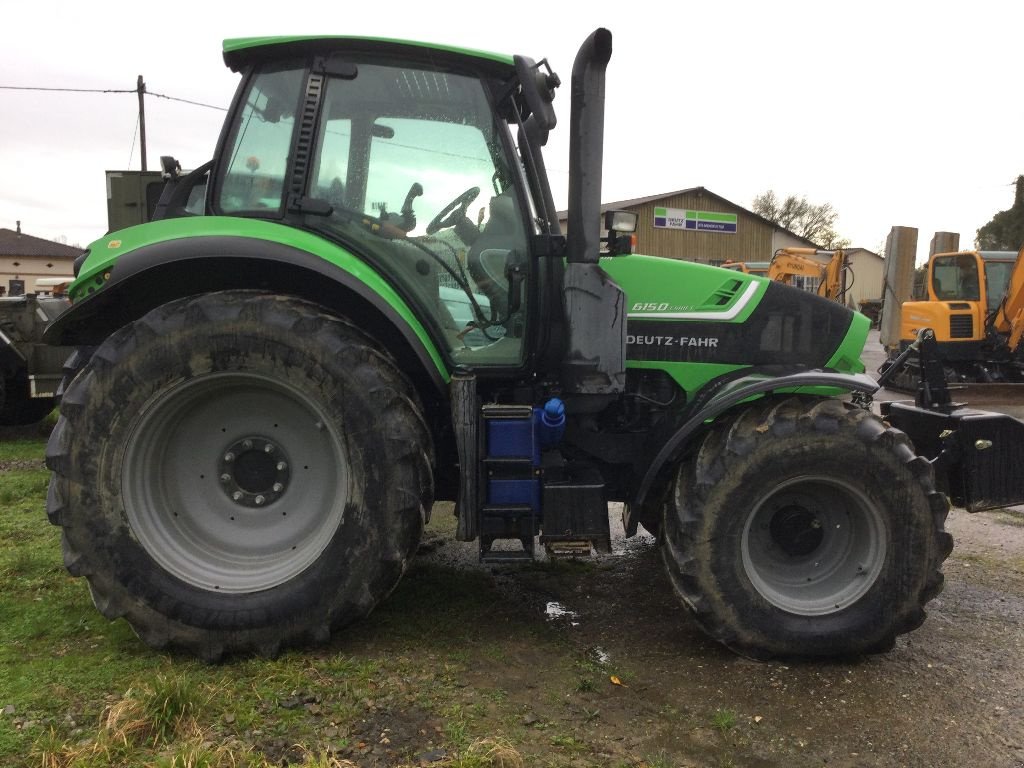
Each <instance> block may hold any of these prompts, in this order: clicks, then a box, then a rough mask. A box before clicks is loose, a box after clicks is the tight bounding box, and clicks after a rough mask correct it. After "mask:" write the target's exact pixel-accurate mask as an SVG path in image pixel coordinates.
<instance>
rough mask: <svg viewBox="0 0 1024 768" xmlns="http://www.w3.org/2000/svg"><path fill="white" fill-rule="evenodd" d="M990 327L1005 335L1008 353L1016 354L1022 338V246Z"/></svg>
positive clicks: (1023, 291) (1023, 262)
mask: <svg viewBox="0 0 1024 768" xmlns="http://www.w3.org/2000/svg"><path fill="white" fill-rule="evenodd" d="M992 327H993V328H994V329H995V330H996V331H997V332H999V333H1005V334H1007V346H1008V347H1009V348H1010V352H1012V353H1016V352H1017V351H1018V350H1019V349H1020V344H1021V338H1022V337H1024V246H1022V247H1021V249H1020V251H1019V252H1018V254H1017V261H1016V263H1015V264H1014V265H1013V272H1012V273H1011V274H1010V282H1009V285H1007V286H1006V296H1005V297H1004V298H1003V300H1002V302H1001V303H1000V304H999V309H998V310H997V311H996V316H995V320H994V321H993V323H992Z"/></svg>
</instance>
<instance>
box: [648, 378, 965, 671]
mask: <svg viewBox="0 0 1024 768" xmlns="http://www.w3.org/2000/svg"><path fill="white" fill-rule="evenodd" d="M948 509H949V505H948V502H947V501H946V498H945V497H944V496H943V495H942V494H940V493H938V492H936V491H935V488H934V482H933V475H932V469H931V465H930V464H928V462H927V461H925V460H924V459H921V458H919V457H917V456H915V454H914V451H913V449H912V448H911V446H910V443H909V441H908V439H907V437H906V435H904V434H903V433H902V432H899V431H897V430H894V429H891V428H887V427H886V426H885V425H884V424H883V423H882V422H880V421H879V420H878V419H877V418H876V417H874V416H873V415H871V414H870V413H868V412H866V411H864V410H863V409H860V408H854V407H851V406H849V405H846V404H844V403H842V402H840V401H838V400H831V399H829V400H821V399H818V400H808V399H801V398H796V397H793V398H789V399H785V400H781V401H779V400H774V401H772V400H769V401H764V402H761V403H757V404H754V405H753V406H751V407H749V408H747V409H746V410H744V411H742V412H741V413H740V414H739V415H737V416H735V417H733V418H732V419H731V420H727V421H726V422H725V423H723V424H718V425H715V427H714V428H712V430H711V431H710V433H709V434H708V435H707V436H706V438H705V439H704V441H703V443H702V444H701V446H700V449H699V450H698V452H697V453H696V455H695V456H694V457H693V458H692V460H691V461H689V462H687V463H685V464H684V465H682V466H681V468H680V470H679V474H678V477H677V480H676V485H675V489H674V493H673V494H672V498H671V500H670V502H669V504H668V505H667V509H666V513H665V522H664V527H663V533H664V535H663V537H662V541H663V554H664V559H665V564H666V567H667V570H668V574H669V577H670V579H671V581H672V584H673V585H674V587H675V589H676V591H677V592H678V593H679V595H680V596H681V597H682V599H683V601H684V602H685V603H686V605H687V606H688V607H689V608H690V610H691V612H692V613H693V615H694V616H695V618H696V620H697V621H698V623H699V624H700V625H701V626H702V627H703V628H704V630H705V631H707V632H708V633H709V634H710V635H711V636H712V637H714V638H715V639H716V640H718V641H719V642H721V643H723V644H725V645H726V646H728V647H730V648H732V649H733V650H735V651H737V652H739V653H741V654H744V655H748V656H752V657H755V658H770V657H774V656H845V655H856V654H862V653H873V652H880V651H885V650H888V649H890V648H891V647H892V646H893V644H894V642H895V638H896V636H897V635H899V634H901V633H904V632H908V631H910V630H912V629H915V628H916V627H918V626H919V625H920V624H921V622H922V621H923V620H924V616H925V613H924V605H925V603H926V602H927V601H928V600H930V599H932V598H933V597H935V595H937V594H938V593H939V591H941V588H942V574H941V572H940V570H939V568H940V566H941V564H942V561H943V560H945V558H946V556H947V555H948V554H949V552H950V550H951V549H952V538H951V537H950V535H949V534H948V533H946V532H945V531H944V530H943V526H944V522H945V518H946V514H947V512H948Z"/></svg>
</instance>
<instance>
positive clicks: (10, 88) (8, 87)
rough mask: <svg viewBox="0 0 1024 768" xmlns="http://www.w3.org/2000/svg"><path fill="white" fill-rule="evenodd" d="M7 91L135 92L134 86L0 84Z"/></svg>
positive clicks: (0, 87)
mask: <svg viewBox="0 0 1024 768" xmlns="http://www.w3.org/2000/svg"><path fill="white" fill-rule="evenodd" d="M0 89H2V90H5V91H62V92H70V93H135V89H134V88H130V89H123V88H42V87H39V86H34V85H0Z"/></svg>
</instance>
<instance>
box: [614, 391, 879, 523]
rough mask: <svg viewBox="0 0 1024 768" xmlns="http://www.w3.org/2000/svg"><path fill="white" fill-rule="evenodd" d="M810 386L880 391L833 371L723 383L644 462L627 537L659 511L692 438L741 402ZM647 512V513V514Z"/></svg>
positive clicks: (628, 514)
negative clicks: (662, 492) (670, 475)
mask: <svg viewBox="0 0 1024 768" xmlns="http://www.w3.org/2000/svg"><path fill="white" fill-rule="evenodd" d="M809 387H833V388H838V389H841V390H845V391H847V392H863V393H867V394H872V393H874V392H875V391H877V390H878V384H877V383H875V380H874V379H872V378H871V377H870V376H867V375H865V374H846V373H833V372H830V371H800V372H798V373H792V374H787V375H782V376H767V375H749V376H744V377H742V378H739V379H733V380H732V381H728V382H726V383H724V384H722V385H721V386H720V387H718V389H717V390H716V391H715V392H714V394H712V395H710V396H709V397H708V398H707V399H706V400H704V401H702V402H701V401H698V403H699V404H697V405H696V407H695V408H694V410H693V411H692V412H688V413H686V415H685V417H684V418H685V420H684V421H683V423H682V426H680V427H679V428H678V429H676V430H675V431H674V432H673V433H672V434H671V436H670V437H669V438H668V439H667V440H666V441H665V442H664V443H662V445H661V448H660V449H659V450H658V452H657V454H655V455H654V457H653V458H651V459H650V461H649V462H645V466H646V471H645V473H644V475H643V479H642V480H641V482H640V485H639V486H638V489H637V492H636V495H635V497H634V498H633V501H632V502H631V503H630V505H629V507H627V510H626V513H625V515H624V517H623V522H624V523H625V526H626V535H627V536H632V535H633V534H634V533H636V528H637V523H638V522H639V521H640V518H641V517H648V518H649V517H650V515H651V514H656V510H651V509H648V507H649V506H650V505H651V504H652V503H656V502H657V498H656V497H658V496H659V493H658V490H657V489H658V488H663V487H664V486H663V484H660V483H659V480H662V481H663V480H664V478H665V472H666V470H669V469H670V468H672V467H674V466H675V465H676V464H677V462H678V461H679V459H680V458H681V457H682V456H683V454H684V453H685V452H686V450H687V448H688V447H689V445H690V439H691V438H692V437H693V436H694V435H695V434H697V433H698V432H699V430H701V429H702V428H703V426H704V425H705V424H706V423H707V422H708V421H712V420H714V419H716V418H718V417H719V416H721V415H722V414H723V413H725V412H726V411H728V410H730V409H731V408H734V407H735V406H737V405H739V404H740V403H742V402H744V401H746V400H750V399H752V398H755V397H761V396H764V395H768V394H772V393H776V392H794V391H799V390H801V389H806V388H809ZM630 508H631V509H633V510H639V511H640V515H639V516H638V515H635V514H631V512H630ZM645 511H646V514H644V512H645Z"/></svg>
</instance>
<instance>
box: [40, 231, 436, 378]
mask: <svg viewBox="0 0 1024 768" xmlns="http://www.w3.org/2000/svg"><path fill="white" fill-rule="evenodd" d="M346 255H347V254H346ZM348 258H349V259H350V260H351V262H352V269H351V271H349V270H346V269H345V268H344V267H342V266H339V265H338V264H335V263H332V262H330V261H327V260H326V259H324V258H322V257H321V256H318V255H316V254H314V253H311V252H309V251H306V250H303V249H301V248H297V247H294V246H291V245H287V244H284V243H279V242H274V241H269V240H264V239H258V238H251V237H240V236H230V235H211V236H198V237H188V238H178V239H171V240H163V241H160V242H155V243H150V244H147V245H142V246H141V247H138V248H136V249H134V250H132V251H130V252H128V253H125V254H123V255H122V256H121V257H120V258H119V259H118V260H117V262H116V263H115V264H114V265H113V266H111V267H110V268H109V269H107V270H105V271H104V272H103V274H101V275H100V274H98V275H97V279H96V280H95V283H96V285H95V290H94V291H93V292H92V293H89V294H88V295H86V296H85V298H83V299H81V300H79V301H76V302H75V303H74V304H73V305H72V306H71V307H70V309H68V310H67V311H66V312H64V313H63V314H61V315H60V316H59V317H58V318H57V319H56V320H54V321H53V322H52V323H50V325H49V326H48V327H47V329H46V333H45V336H44V339H45V341H46V342H47V343H48V344H64V345H76V346H94V345H97V344H99V343H100V342H102V340H103V339H105V338H106V337H107V336H109V335H110V334H111V333H112V332H113V331H115V330H117V329H118V328H120V327H122V326H123V325H125V324H126V323H129V322H132V321H133V320H136V319H138V318H140V317H142V316H143V315H144V314H146V313H147V312H148V311H150V310H151V309H154V308H156V307H158V306H160V305H161V304H164V303H166V302H168V301H172V300H174V299H177V298H181V297H183V296H189V295H195V294H199V293H208V292H212V291H221V290H238V289H254V290H263V291H268V292H271V293H277V294H282V295H291V296H297V297H299V298H303V299H306V300H308V301H312V302H314V303H316V304H319V305H320V306H322V307H324V308H325V309H326V310H327V311H330V312H333V313H336V314H338V315H340V316H343V317H348V318H350V319H353V320H357V321H358V324H359V326H360V327H361V328H363V329H364V330H365V331H366V332H368V333H370V334H372V335H374V336H375V337H377V339H378V340H379V341H380V343H381V344H382V345H383V346H385V347H386V348H387V349H388V350H389V351H390V352H391V353H392V354H393V355H394V356H395V357H396V358H397V359H398V361H399V364H400V366H401V367H402V369H403V370H404V371H405V372H406V373H407V374H408V375H410V376H411V377H412V378H414V379H420V380H425V381H426V382H429V384H430V386H432V387H433V388H435V389H436V391H437V392H438V393H440V394H441V396H442V397H444V396H445V395H444V393H445V390H446V385H447V381H448V371H447V369H446V367H445V365H444V362H443V360H442V358H441V355H440V353H439V352H438V349H437V347H436V346H435V345H434V343H433V342H432V341H431V339H430V336H429V334H428V332H427V330H426V329H425V328H424V327H423V326H422V325H421V324H420V323H419V321H418V319H417V317H416V314H415V313H414V312H413V310H412V309H411V308H410V307H409V305H408V304H407V303H406V302H405V301H404V300H403V299H402V297H401V296H400V295H399V294H398V293H397V292H396V291H395V290H394V289H393V288H392V287H391V285H390V284H389V283H387V282H386V281H385V280H384V279H383V278H382V277H381V276H380V275H379V274H377V273H376V272H375V271H373V270H372V269H371V268H370V267H368V266H367V265H366V264H365V263H363V262H361V261H359V260H358V259H356V258H355V257H354V256H350V255H348Z"/></svg>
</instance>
